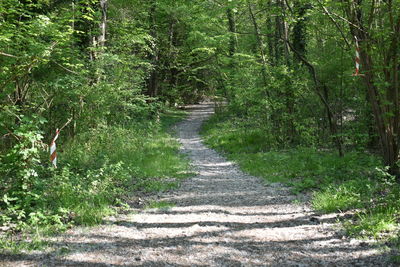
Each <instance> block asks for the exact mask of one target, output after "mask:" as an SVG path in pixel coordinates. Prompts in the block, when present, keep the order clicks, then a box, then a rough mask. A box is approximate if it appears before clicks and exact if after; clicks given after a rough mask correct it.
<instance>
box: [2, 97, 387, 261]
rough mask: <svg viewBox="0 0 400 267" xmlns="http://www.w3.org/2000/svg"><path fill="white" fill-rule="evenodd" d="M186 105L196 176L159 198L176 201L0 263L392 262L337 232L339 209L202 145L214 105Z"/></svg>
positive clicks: (185, 144)
mask: <svg viewBox="0 0 400 267" xmlns="http://www.w3.org/2000/svg"><path fill="white" fill-rule="evenodd" d="M188 109H189V110H190V111H191V113H190V116H189V117H188V118H187V119H186V120H185V121H183V122H182V123H180V124H179V125H178V126H177V135H178V136H179V140H180V142H181V143H182V153H186V154H187V155H188V157H189V158H190V160H191V161H192V164H193V167H194V169H195V170H196V171H197V173H198V174H197V175H196V176H195V177H193V178H190V179H187V180H185V181H183V182H182V184H181V186H180V188H179V189H177V190H175V191H172V192H167V193H165V194H162V195H161V196H160V197H159V200H160V201H166V202H169V203H174V204H175V206H174V207H172V208H167V209H149V210H136V212H135V213H131V214H125V215H119V216H116V217H115V218H112V219H109V220H108V222H107V223H106V224H104V225H100V226H97V227H92V228H74V229H71V230H69V231H68V232H67V233H65V234H63V235H61V236H57V237H53V238H51V239H50V240H49V241H50V242H51V243H52V246H51V248H50V249H49V250H48V251H45V252H40V253H37V254H34V253H30V254H26V255H18V256H5V255H4V259H3V260H0V265H1V264H2V265H6V266H29V265H46V266H67V265H68V266H71V265H72V266H390V262H389V261H388V258H389V256H388V255H386V254H385V253H384V252H383V251H382V250H380V249H378V248H377V247H375V246H374V245H373V243H372V244H371V243H366V242H361V241H358V240H354V239H351V240H350V239H347V238H342V235H341V234H340V233H339V232H338V231H337V230H335V229H337V227H336V224H335V221H336V220H335V216H336V215H326V216H317V215H315V214H314V213H313V212H312V211H311V210H310V208H309V207H308V206H307V205H305V204H302V205H299V204H294V200H295V199H296V197H295V196H293V195H292V194H291V193H290V191H289V190H288V188H286V187H285V186H283V185H281V184H271V185H265V183H263V182H262V180H261V179H259V178H256V177H252V176H250V175H247V174H245V173H243V172H242V171H240V170H239V168H238V167H237V166H236V165H235V164H234V163H232V162H229V161H227V160H226V159H225V158H224V157H222V156H220V155H219V154H218V153H217V152H215V151H213V150H211V149H209V148H207V147H206V146H205V145H204V144H203V143H202V141H201V138H200V136H199V134H198V132H199V129H200V126H201V124H202V122H203V121H204V120H205V119H206V118H207V117H208V116H209V115H211V114H212V113H213V104H211V103H205V104H201V105H193V106H189V107H188ZM61 251H62V252H63V253H61ZM0 256H1V255H0Z"/></svg>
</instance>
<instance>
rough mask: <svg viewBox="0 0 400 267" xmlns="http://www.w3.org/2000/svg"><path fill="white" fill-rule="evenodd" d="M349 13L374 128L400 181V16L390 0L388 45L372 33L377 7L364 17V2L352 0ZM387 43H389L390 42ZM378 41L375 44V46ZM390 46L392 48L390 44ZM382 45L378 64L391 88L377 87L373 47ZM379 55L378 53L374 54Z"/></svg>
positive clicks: (347, 6)
mask: <svg viewBox="0 0 400 267" xmlns="http://www.w3.org/2000/svg"><path fill="white" fill-rule="evenodd" d="M346 8H347V9H346V11H347V16H348V21H349V27H350V31H351V32H352V34H353V35H354V36H355V37H356V38H357V39H358V40H359V44H360V61H361V73H362V76H361V77H362V79H363V80H364V83H365V85H366V88H367V93H368V99H369V101H370V104H371V107H372V111H373V114H374V118H375V125H376V128H377V131H378V134H379V137H380V143H381V146H382V155H383V159H384V163H385V165H386V166H389V167H390V172H391V173H392V174H393V175H396V176H397V178H398V179H399V180H400V170H399V167H398V166H397V163H398V160H399V149H400V140H399V136H400V129H399V128H400V127H399V126H400V125H399V124H400V110H399V82H398V75H399V71H400V70H399V62H398V55H399V35H400V14H397V18H395V17H394V16H393V15H394V12H395V10H394V9H393V7H392V1H388V3H387V5H386V4H385V8H387V10H386V11H384V12H385V15H386V14H387V15H388V16H389V19H388V22H389V24H390V28H391V31H390V33H389V34H390V36H389V37H390V38H388V39H387V40H388V41H389V43H381V44H380V42H379V40H373V36H371V33H370V31H373V30H376V31H381V29H378V28H376V29H373V26H372V25H374V24H376V26H375V27H378V26H379V25H380V24H381V23H382V22H381V19H380V18H377V17H376V16H379V14H378V15H377V13H378V11H377V9H376V6H373V7H371V8H372V10H371V12H369V17H364V16H365V15H366V14H364V13H363V9H362V0H352V1H351V2H350V3H349V4H347V2H346ZM387 40H386V42H388V41H387ZM374 41H375V43H374ZM387 44H389V45H387ZM374 45H380V46H381V47H380V50H379V52H380V57H376V60H380V59H381V60H382V59H383V60H382V62H378V63H377V64H379V65H381V66H383V67H381V70H382V72H383V76H382V77H384V79H385V82H386V83H387V84H388V86H385V87H378V85H377V83H376V80H377V79H378V76H379V74H381V73H378V71H379V68H377V66H376V63H375V62H374V58H373V56H372V55H373V46H374ZM375 53H378V51H375Z"/></svg>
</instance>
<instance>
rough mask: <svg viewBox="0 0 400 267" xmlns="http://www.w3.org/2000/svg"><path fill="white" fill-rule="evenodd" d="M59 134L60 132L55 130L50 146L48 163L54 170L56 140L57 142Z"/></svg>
mask: <svg viewBox="0 0 400 267" xmlns="http://www.w3.org/2000/svg"><path fill="white" fill-rule="evenodd" d="M59 134H60V130H58V129H57V130H56V136H54V138H53V140H52V141H51V144H50V161H51V163H52V164H53V166H54V168H57V151H56V140H57V138H58V135H59Z"/></svg>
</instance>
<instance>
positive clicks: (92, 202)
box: [0, 110, 192, 251]
mask: <svg viewBox="0 0 400 267" xmlns="http://www.w3.org/2000/svg"><path fill="white" fill-rule="evenodd" d="M185 115H186V114H185V113H184V112H182V111H172V110H170V111H167V112H165V113H162V114H161V116H160V121H158V122H157V121H142V122H132V124H131V125H130V126H129V127H118V126H108V127H99V128H96V129H93V130H92V131H90V132H88V133H86V134H82V135H80V136H78V137H76V138H75V140H74V141H73V142H72V143H69V144H63V147H59V154H58V169H52V170H51V171H49V170H48V169H46V170H45V171H44V172H43V173H42V174H39V175H42V176H43V179H37V182H36V183H35V184H34V185H32V188H31V191H32V197H35V200H34V201H33V200H32V197H31V199H30V200H26V201H30V202H29V205H26V206H25V207H23V208H21V207H20V206H17V205H14V202H12V201H15V200H12V201H9V202H10V204H9V206H8V208H7V210H5V211H4V212H3V211H2V212H0V224H3V225H6V226H9V227H10V233H11V232H13V233H15V232H17V233H18V235H20V233H26V234H29V233H30V234H31V236H34V235H40V234H47V233H54V232H57V231H60V230H63V229H66V228H68V227H71V226H72V225H87V226H90V225H95V224H99V223H101V222H102V221H103V218H104V217H105V216H108V215H111V214H113V213H115V212H116V206H123V199H127V198H129V197H131V196H132V195H135V194H136V193H138V192H147V193H149V192H160V191H167V190H171V189H173V188H176V187H177V186H178V185H179V181H180V180H181V179H184V178H186V177H188V176H190V175H192V173H191V170H190V165H189V161H188V159H187V158H185V156H183V155H182V154H180V153H178V152H179V147H180V144H179V143H178V142H177V141H176V139H175V138H173V136H172V135H171V133H170V132H171V130H170V129H171V127H172V125H174V124H175V123H177V122H178V121H180V120H181V119H182V118H184V117H185ZM12 239H13V235H11V236H10V237H6V238H3V239H2V240H1V241H0V245H1V246H2V248H3V249H4V250H7V251H14V250H16V249H17V248H18V244H20V246H19V247H20V248H21V249H29V248H30V247H32V246H31V245H32V244H34V243H32V242H30V243H29V244H25V243H24V242H22V241H21V242H20V241H12ZM33 247H34V246H33Z"/></svg>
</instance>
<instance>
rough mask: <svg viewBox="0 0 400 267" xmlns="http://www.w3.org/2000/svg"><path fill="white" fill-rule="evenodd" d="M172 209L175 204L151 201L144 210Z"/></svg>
mask: <svg viewBox="0 0 400 267" xmlns="http://www.w3.org/2000/svg"><path fill="white" fill-rule="evenodd" d="M172 207H175V204H173V203H170V202H167V201H151V202H150V203H149V204H148V205H146V207H145V209H161V210H167V209H170V208H172Z"/></svg>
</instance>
